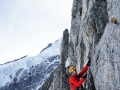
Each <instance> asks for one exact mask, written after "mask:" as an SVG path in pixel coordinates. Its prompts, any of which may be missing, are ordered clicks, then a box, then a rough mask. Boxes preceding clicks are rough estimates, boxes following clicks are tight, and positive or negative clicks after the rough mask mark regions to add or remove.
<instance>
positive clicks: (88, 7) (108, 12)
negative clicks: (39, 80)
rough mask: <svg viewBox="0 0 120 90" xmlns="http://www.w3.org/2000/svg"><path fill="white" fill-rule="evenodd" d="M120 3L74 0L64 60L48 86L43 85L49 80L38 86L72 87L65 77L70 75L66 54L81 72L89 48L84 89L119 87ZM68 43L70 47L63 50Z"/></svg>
mask: <svg viewBox="0 0 120 90" xmlns="http://www.w3.org/2000/svg"><path fill="white" fill-rule="evenodd" d="M119 4H120V0H73V7H72V19H71V30H70V36H69V37H70V40H69V39H66V38H63V39H64V40H63V41H64V42H65V40H69V41H68V44H64V45H61V49H62V50H61V54H60V60H62V63H60V64H59V66H58V67H57V68H56V70H55V71H54V73H53V74H51V78H52V80H51V82H49V87H47V89H46V88H45V87H44V86H47V85H48V83H47V81H46V83H44V84H43V87H44V89H39V90H69V89H68V87H69V85H67V84H66V81H65V80H66V79H67V78H68V77H69V76H68V75H67V73H66V72H65V69H67V68H65V67H64V64H65V61H66V60H67V59H66V57H68V59H69V63H70V65H74V66H76V68H77V72H79V71H80V70H81V69H82V67H83V66H84V65H85V64H86V63H87V61H88V56H89V51H90V50H92V51H93V55H92V59H91V66H90V68H89V70H88V72H87V78H86V80H85V83H84V85H83V86H84V90H120V5H119ZM63 37H64V36H63ZM64 42H63V43H64ZM65 46H66V47H68V51H67V50H65V51H64V50H63V48H64V47H65ZM64 52H66V54H64V55H63V53H64ZM58 73H59V74H58ZM55 75H58V76H55ZM58 77H59V78H58ZM49 80H50V77H49V78H48V81H49ZM50 83H51V84H50ZM58 83H59V86H58Z"/></svg>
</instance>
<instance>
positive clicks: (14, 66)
mask: <svg viewBox="0 0 120 90" xmlns="http://www.w3.org/2000/svg"><path fill="white" fill-rule="evenodd" d="M61 40H62V38H60V39H59V40H57V41H55V43H53V44H52V46H51V47H48V48H45V49H44V50H43V51H42V52H41V53H39V54H38V55H36V56H34V57H25V58H23V59H20V60H18V61H14V62H10V63H6V64H3V65H1V66H0V87H2V86H4V85H6V84H7V83H8V82H11V81H13V77H15V73H16V72H17V71H18V70H20V69H21V68H22V69H29V68H31V67H33V66H36V65H37V64H40V63H42V62H44V61H45V60H48V57H52V56H56V55H60V45H61ZM58 61H59V60H58ZM51 64H52V63H51Z"/></svg>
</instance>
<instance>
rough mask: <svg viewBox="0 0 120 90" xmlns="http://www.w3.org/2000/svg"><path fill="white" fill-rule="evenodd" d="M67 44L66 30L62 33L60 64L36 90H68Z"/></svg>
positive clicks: (67, 34) (67, 35)
mask: <svg viewBox="0 0 120 90" xmlns="http://www.w3.org/2000/svg"><path fill="white" fill-rule="evenodd" d="M68 44H69V33H68V29H65V30H64V32H63V39H62V42H61V53H60V62H59V65H58V67H57V68H56V69H55V70H54V72H52V73H51V74H50V76H49V78H47V80H46V81H45V82H44V83H43V85H42V87H40V88H39V89H38V90H69V85H68V82H67V79H68V76H67V74H66V68H65V62H66V59H67V58H68Z"/></svg>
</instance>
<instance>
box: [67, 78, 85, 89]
mask: <svg viewBox="0 0 120 90" xmlns="http://www.w3.org/2000/svg"><path fill="white" fill-rule="evenodd" d="M84 80H85V79H84V78H81V79H80V80H76V79H75V78H74V77H70V80H69V82H70V83H72V84H73V85H74V86H75V87H80V86H81V85H82V83H83V82H84Z"/></svg>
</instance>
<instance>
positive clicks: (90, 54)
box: [87, 50, 93, 66]
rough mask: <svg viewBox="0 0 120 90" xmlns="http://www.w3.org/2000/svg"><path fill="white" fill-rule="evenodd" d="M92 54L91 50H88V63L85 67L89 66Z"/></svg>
mask: <svg viewBox="0 0 120 90" xmlns="http://www.w3.org/2000/svg"><path fill="white" fill-rule="evenodd" d="M92 54H93V50H90V51H89V55H88V63H87V66H90V64H91V57H92Z"/></svg>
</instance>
